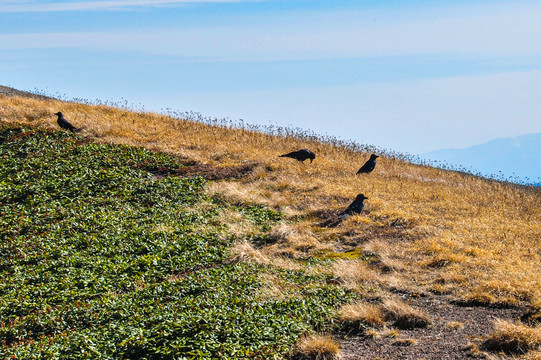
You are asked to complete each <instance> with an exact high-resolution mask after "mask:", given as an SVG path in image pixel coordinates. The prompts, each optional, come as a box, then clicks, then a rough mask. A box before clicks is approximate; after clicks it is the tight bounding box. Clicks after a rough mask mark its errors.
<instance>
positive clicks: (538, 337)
mask: <svg viewBox="0 0 541 360" xmlns="http://www.w3.org/2000/svg"><path fill="white" fill-rule="evenodd" d="M494 326H495V330H494V331H493V333H492V334H490V335H488V336H487V337H486V339H485V340H484V341H483V347H484V348H485V349H487V350H491V351H503V352H506V353H510V354H523V353H527V352H528V351H530V350H540V349H541V326H537V327H530V326H526V325H524V324H522V323H512V322H509V321H506V320H501V319H498V320H496V321H495V324H494Z"/></svg>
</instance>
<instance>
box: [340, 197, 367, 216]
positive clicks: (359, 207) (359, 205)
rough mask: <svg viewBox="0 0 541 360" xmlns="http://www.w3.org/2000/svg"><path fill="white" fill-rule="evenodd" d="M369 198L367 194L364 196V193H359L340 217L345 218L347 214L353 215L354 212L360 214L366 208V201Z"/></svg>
mask: <svg viewBox="0 0 541 360" xmlns="http://www.w3.org/2000/svg"><path fill="white" fill-rule="evenodd" d="M366 199H368V198H367V197H366V196H364V195H363V194H359V195H357V197H356V198H355V200H353V202H352V203H351V204H350V205H349V206H348V207H347V208H346V210H344V212H343V213H341V214H340V215H339V216H338V218H339V219H340V218H345V217H346V216H350V215H353V214H360V213H361V211H363V209H364V201H365V200H366Z"/></svg>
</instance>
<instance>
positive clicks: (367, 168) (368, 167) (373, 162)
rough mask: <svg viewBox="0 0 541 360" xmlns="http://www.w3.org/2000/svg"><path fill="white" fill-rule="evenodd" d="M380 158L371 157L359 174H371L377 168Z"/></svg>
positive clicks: (373, 155)
mask: <svg viewBox="0 0 541 360" xmlns="http://www.w3.org/2000/svg"><path fill="white" fill-rule="evenodd" d="M377 158H379V156H378V155H376V154H372V155H370V159H369V160H368V161H367V162H365V163H364V165H363V166H361V168H360V169H359V171H357V174H370V173H371V172H372V170H374V168H375V167H376V159H377Z"/></svg>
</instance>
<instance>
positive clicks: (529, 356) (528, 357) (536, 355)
mask: <svg viewBox="0 0 541 360" xmlns="http://www.w3.org/2000/svg"><path fill="white" fill-rule="evenodd" d="M518 359H520V360H541V350H539V351H530V352H528V353H526V354H524V355H522V356H520V357H519V358H518Z"/></svg>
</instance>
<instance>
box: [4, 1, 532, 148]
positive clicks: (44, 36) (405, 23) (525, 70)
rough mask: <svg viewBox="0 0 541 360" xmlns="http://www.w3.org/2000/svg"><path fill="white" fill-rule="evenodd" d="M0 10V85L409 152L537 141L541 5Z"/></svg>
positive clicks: (214, 4)
mask: <svg viewBox="0 0 541 360" xmlns="http://www.w3.org/2000/svg"><path fill="white" fill-rule="evenodd" d="M381 3H383V2H381V1H330V0H328V1H322V0H305V1H300V0H292V1H280V0H267V1H265V0H260V1H242V0H239V1H228V0H222V1H212V0H207V1H197V0H192V1H186V0H185V1H182V0H158V1H147V0H101V1H86V0H85V1H84V0H80V1H66V0H64V1H60V0H49V1H34V0H20V1H14V0H13V1H12V0H7V1H6V0H4V1H2V0H0V84H1V85H7V86H12V87H15V88H18V89H22V90H32V89H34V88H37V89H42V90H45V91H47V92H48V93H50V94H54V93H56V92H60V93H62V94H66V95H68V96H69V97H74V98H88V99H101V100H113V101H117V100H121V99H126V100H128V101H129V102H130V103H134V104H141V105H143V106H144V107H145V109H146V110H151V111H160V110H161V109H164V108H172V109H176V110H180V111H185V110H186V111H187V110H193V111H198V112H200V113H202V114H203V115H208V116H213V117H229V118H232V119H238V118H242V119H244V120H245V121H246V122H248V123H253V124H270V123H272V124H280V125H291V126H293V127H302V128H306V129H311V130H314V131H316V132H318V133H322V134H324V133H327V134H330V135H335V136H338V137H341V138H344V139H353V140H356V141H358V142H361V143H368V144H374V145H377V146H380V147H384V148H387V149H391V150H398V151H405V152H409V153H422V152H427V151H431V150H436V149H442V148H461V147H467V146H471V145H475V144H479V143H483V142H486V141H488V140H491V139H495V138H500V137H510V136H516V135H521V134H528V133H539V132H541V119H540V116H539V115H540V114H541V101H540V99H541V21H539V19H540V18H541V2H539V1H386V2H385V3H384V4H381Z"/></svg>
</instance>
